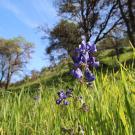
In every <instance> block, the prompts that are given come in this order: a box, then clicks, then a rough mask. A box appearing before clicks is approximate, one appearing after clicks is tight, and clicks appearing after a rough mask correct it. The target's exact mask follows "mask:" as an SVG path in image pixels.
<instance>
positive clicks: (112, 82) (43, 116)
mask: <svg viewBox="0 0 135 135" xmlns="http://www.w3.org/2000/svg"><path fill="white" fill-rule="evenodd" d="M95 75H96V81H95V82H94V83H93V86H92V87H87V86H86V85H81V86H80V84H79V83H77V82H74V85H72V87H73V88H74V95H76V96H82V97H83V102H85V104H86V107H87V109H86V110H85V108H82V103H81V101H78V100H76V97H74V99H73V98H70V105H69V106H58V105H56V103H55V100H56V98H57V91H58V90H59V89H60V88H61V89H62V88H65V87H66V86H68V84H69V83H68V82H65V84H64V82H63V81H62V80H61V81H59V84H58V85H57V87H56V86H55V85H53V83H52V85H50V86H46V84H45V83H43V81H42V83H41V82H40V80H39V81H38V83H39V84H38V85H39V88H38V89H37V91H36V92H34V93H32V94H31V93H29V92H30V90H31V89H29V92H26V90H25V87H24V86H22V88H21V92H19V93H15V92H11V91H10V92H8V91H3V92H1V97H0V133H1V134H2V135H14V134H16V135H31V134H32V135H50V134H53V135H61V134H63V135H65V134H71V133H74V134H79V132H80V134H81V131H83V130H84V132H85V134H86V135H100V134H101V135H111V134H114V135H116V134H120V135H123V134H129V135H134V134H135V115H134V114H135V70H134V69H133V68H131V67H130V68H126V70H125V69H124V68H123V67H122V66H121V69H119V70H118V71H117V72H113V71H109V70H108V71H106V72H102V71H100V72H96V71H95ZM60 79H61V78H58V80H60ZM69 86H71V85H70V84H69ZM77 94H78V95H77ZM36 95H38V96H39V97H40V100H38V101H35V100H34V99H33V97H34V96H36Z"/></svg>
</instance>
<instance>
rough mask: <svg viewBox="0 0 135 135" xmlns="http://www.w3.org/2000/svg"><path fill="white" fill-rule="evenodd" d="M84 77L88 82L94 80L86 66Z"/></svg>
mask: <svg viewBox="0 0 135 135" xmlns="http://www.w3.org/2000/svg"><path fill="white" fill-rule="evenodd" d="M85 77H86V80H87V81H88V82H92V81H94V80H95V76H94V75H93V74H92V73H91V72H90V70H89V69H88V68H86V70H85Z"/></svg>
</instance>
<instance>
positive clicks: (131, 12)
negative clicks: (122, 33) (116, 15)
mask: <svg viewBox="0 0 135 135" xmlns="http://www.w3.org/2000/svg"><path fill="white" fill-rule="evenodd" d="M118 6H119V9H120V14H121V17H122V19H123V20H124V23H125V26H126V29H127V30H126V31H127V35H128V37H129V40H130V41H131V43H132V44H133V46H134V47H135V1H134V0H118Z"/></svg>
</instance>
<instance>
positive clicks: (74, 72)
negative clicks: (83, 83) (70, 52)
mask: <svg viewBox="0 0 135 135" xmlns="http://www.w3.org/2000/svg"><path fill="white" fill-rule="evenodd" d="M71 73H72V75H73V76H74V77H75V78H77V79H81V78H82V76H83V74H82V71H81V69H80V68H77V69H76V70H74V69H73V70H72V71H71Z"/></svg>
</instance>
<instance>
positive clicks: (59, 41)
mask: <svg viewBox="0 0 135 135" xmlns="http://www.w3.org/2000/svg"><path fill="white" fill-rule="evenodd" d="M78 37H81V36H80V32H79V30H78V25H77V24H75V23H73V22H69V21H66V20H61V21H60V22H59V23H58V24H57V25H56V26H55V27H54V29H53V30H52V31H51V32H50V46H49V47H48V48H47V50H46V51H47V53H48V54H50V53H51V52H52V51H53V50H59V49H63V48H64V49H65V50H66V51H67V52H68V53H71V50H73V49H74V48H75V47H76V46H77V45H78V44H79V43H80V40H81V39H80V38H78Z"/></svg>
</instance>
